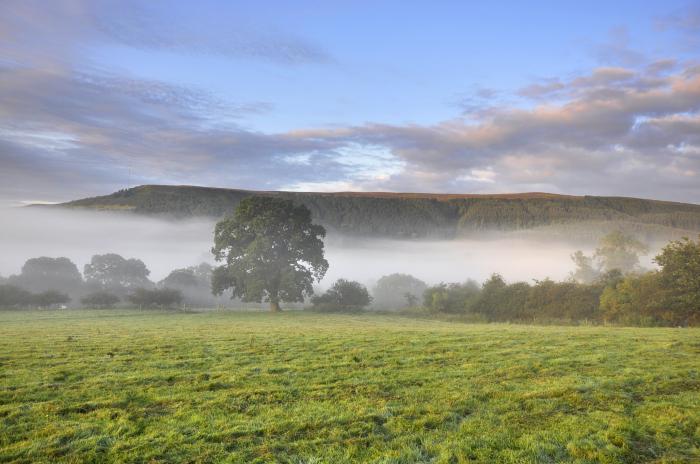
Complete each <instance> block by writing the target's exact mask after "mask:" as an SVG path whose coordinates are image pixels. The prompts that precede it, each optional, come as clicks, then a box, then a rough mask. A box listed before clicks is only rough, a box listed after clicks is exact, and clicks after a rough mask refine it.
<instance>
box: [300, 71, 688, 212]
mask: <svg viewBox="0 0 700 464" xmlns="http://www.w3.org/2000/svg"><path fill="white" fill-rule="evenodd" d="M675 66H676V65H675V63H672V62H671V61H667V62H664V63H659V62H657V63H655V64H654V65H650V66H648V67H646V68H644V67H643V68H642V70H641V71H640V70H634V69H631V68H622V67H603V68H598V69H595V70H593V71H592V72H590V73H588V74H586V75H582V76H578V77H575V78H572V79H569V80H566V81H563V80H557V81H553V82H555V83H556V85H550V86H549V87H548V88H547V89H544V88H537V89H533V87H532V86H530V87H528V88H526V89H524V90H523V91H522V92H521V94H524V95H533V96H536V97H537V98H538V100H537V101H540V99H541V98H543V97H549V100H547V99H545V101H540V102H539V103H537V104H536V105H535V106H533V107H528V108H520V107H503V108H494V109H491V110H490V111H489V112H486V113H483V114H481V115H480V117H479V118H478V119H476V120H475V119H473V118H471V119H469V120H465V119H454V120H450V121H445V122H442V123H440V124H437V125H434V126H415V125H414V126H394V125H381V124H368V125H365V126H359V127H354V128H341V129H331V130H317V131H313V130H306V131H297V132H296V133H295V134H294V135H295V136H296V137H299V138H302V139H303V138H313V139H315V140H333V141H337V142H343V143H347V142H348V141H352V143H354V144H358V145H362V144H373V145H380V146H385V147H387V148H388V149H389V150H390V152H391V153H392V154H393V155H394V156H396V157H397V159H399V160H401V161H403V162H404V163H405V169H404V170H403V171H401V172H400V173H398V174H395V175H392V176H390V177H389V178H387V179H384V180H382V182H381V183H379V184H376V183H375V185H383V186H384V187H385V188H386V187H387V186H388V188H389V189H395V188H397V187H403V188H402V189H406V188H407V187H409V188H412V189H419V190H436V191H464V190H472V191H474V190H475V191H503V190H510V191H514V190H515V191H522V190H549V191H555V192H570V193H592V191H595V192H601V193H608V194H624V195H637V196H651V197H660V198H670V199H678V200H686V201H696V202H697V201H698V200H700V157H698V153H699V152H700V136H699V135H698V134H699V133H700V132H699V131H698V128H700V126H699V124H700V116H699V115H698V111H699V110H700V72H698V70H697V69H696V67H695V66H693V65H692V64H688V65H687V66H686V67H684V68H683V69H681V70H679V71H677V72H675V73H669V70H671V69H674V68H675ZM550 84H551V83H550ZM552 95H556V97H557V99H558V100H556V101H552V100H551V98H552ZM484 173H488V176H487V177H485V176H484V175H483V174H484ZM480 174H481V175H480ZM368 184H369V185H368ZM360 187H361V188H364V189H365V190H367V189H373V188H374V186H373V185H372V183H371V182H368V183H363V184H360Z"/></svg>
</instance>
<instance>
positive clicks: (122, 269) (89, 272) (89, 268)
mask: <svg viewBox="0 0 700 464" xmlns="http://www.w3.org/2000/svg"><path fill="white" fill-rule="evenodd" d="M84 273H85V280H86V281H87V283H88V284H90V286H91V287H93V288H97V289H99V290H106V291H110V292H113V293H116V294H125V293H128V292H129V291H131V290H133V289H135V288H138V287H143V288H148V287H151V286H153V282H151V281H150V280H148V275H149V274H150V273H151V271H149V270H148V268H147V267H146V265H145V264H144V263H143V261H141V260H140V259H135V258H132V259H125V258H123V257H122V256H120V255H118V254H115V253H108V254H104V255H95V256H93V257H92V259H91V260H90V263H89V264H86V265H85V269H84Z"/></svg>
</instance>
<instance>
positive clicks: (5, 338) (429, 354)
mask: <svg viewBox="0 0 700 464" xmlns="http://www.w3.org/2000/svg"><path fill="white" fill-rule="evenodd" d="M0 461H2V462H6V461H16V462H56V461H66V462H90V461H93V462H101V461H119V462H182V461H184V462H293V463H320V462H328V463H342V462H382V463H399V462H405V463H410V462H445V463H453V462H454V463H458V462H506V463H508V462H512V463H516V462H517V463H521V462H538V463H539V462H543V463H544V462H577V463H594V462H628V463H640V462H658V463H665V462H700V330H699V329H659V328H654V329H639V328H634V329H623V328H605V327H528V326H508V325H462V324H449V323H444V322H437V321H415V320H411V319H405V318H390V317H381V316H334V315H323V314H301V313H291V312H288V313H283V314H279V315H273V314H265V313H233V312H226V313H221V312H214V313H204V314H174V313H149V312H133V311H132V312H129V311H118V312H116V311H111V312H106V311H99V312H98V311H74V312H72V311H57V312H5V313H0Z"/></svg>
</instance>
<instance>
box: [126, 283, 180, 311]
mask: <svg viewBox="0 0 700 464" xmlns="http://www.w3.org/2000/svg"><path fill="white" fill-rule="evenodd" d="M127 299H128V300H129V302H130V303H131V304H133V305H134V306H137V307H139V308H163V309H165V308H174V307H177V306H180V305H181V304H182V293H181V292H180V291H179V290H175V289H172V288H156V289H152V290H150V289H146V288H137V289H136V290H134V292H133V293H132V294H130V295H129V296H128V297H127Z"/></svg>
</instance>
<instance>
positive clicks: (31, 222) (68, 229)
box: [0, 207, 214, 281]
mask: <svg viewBox="0 0 700 464" xmlns="http://www.w3.org/2000/svg"><path fill="white" fill-rule="evenodd" d="M0 218H1V219H2V220H1V221H0V223H1V224H2V226H0V256H2V260H1V261H0V275H2V276H5V277H7V276H8V275H10V274H15V273H19V271H20V269H21V268H22V265H23V264H24V262H25V261H26V260H27V259H28V258H33V257H38V256H50V257H58V256H65V257H67V258H70V259H71V260H72V261H73V262H74V263H75V264H76V265H77V266H78V269H80V270H81V271H82V269H83V266H84V265H85V264H87V263H88V262H89V261H90V258H91V257H92V256H93V255H95V254H103V253H117V254H120V255H122V256H124V257H125V258H138V259H141V260H143V262H144V263H146V265H147V266H148V268H149V269H150V271H151V275H150V276H149V277H150V278H151V280H154V281H158V280H160V279H163V278H164V277H166V276H167V275H168V273H170V271H172V270H173V269H176V268H182V267H186V266H190V265H194V264H199V263H201V262H211V261H212V256H211V253H210V252H209V250H210V249H211V246H212V241H213V228H214V223H213V222H212V221H206V220H188V221H177V222H175V221H169V220H163V219H155V218H148V217H143V216H136V215H133V214H130V213H108V212H90V211H68V210H57V209H52V208H46V207H29V208H14V209H6V210H0Z"/></svg>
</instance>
